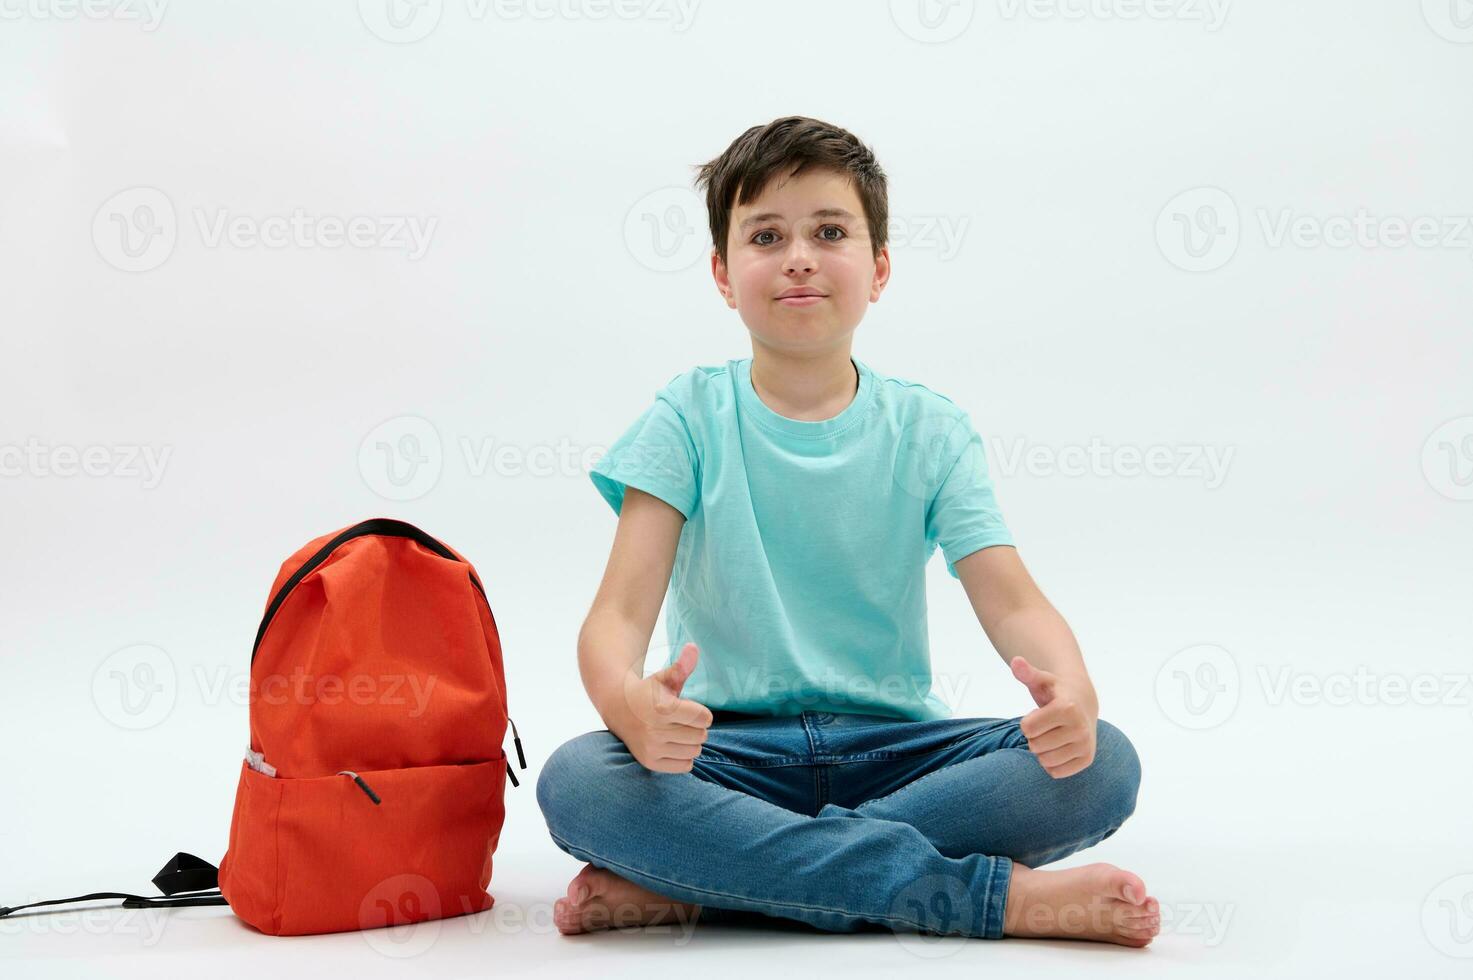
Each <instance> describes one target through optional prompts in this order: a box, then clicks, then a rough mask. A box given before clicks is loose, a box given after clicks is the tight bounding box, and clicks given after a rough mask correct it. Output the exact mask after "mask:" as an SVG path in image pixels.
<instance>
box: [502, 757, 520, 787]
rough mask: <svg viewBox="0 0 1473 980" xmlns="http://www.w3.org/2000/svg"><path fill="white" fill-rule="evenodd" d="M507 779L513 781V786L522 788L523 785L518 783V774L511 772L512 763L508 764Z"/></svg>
mask: <svg viewBox="0 0 1473 980" xmlns="http://www.w3.org/2000/svg"><path fill="white" fill-rule="evenodd" d="M506 778H507V779H510V780H511V784H512V785H513V786H520V785H522V784H521V783H519V782H517V774H516V773H514V772H512V771H511V763H510V762H508V763H507V764H506Z"/></svg>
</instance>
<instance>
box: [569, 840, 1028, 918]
mask: <svg viewBox="0 0 1473 980" xmlns="http://www.w3.org/2000/svg"><path fill="white" fill-rule="evenodd" d="M547 833H548V835H549V836H551V837H552V839H553V840H554V841H556V842H557V843H558V844H560V845H563V846H564V847H566V848H570V849H577V850H579V851H582V852H583V853H585V854H590V855H592V856H593V857H596V858H598V860H600V861H602V862H604V863H605V864H607V865H609V866H611V867H614V868H618V869H620V870H623V871H632V872H634V873H635V874H637V875H640V876H642V877H645V878H649V879H650V880H652V881H658V882H662V883H664V884H667V885H674V886H676V887H677V888H683V889H685V890H686V891H690V892H700V893H702V894H705V895H711V896H713V897H714V898H716V899H733V898H734V899H737V900H739V901H743V902H751V903H753V904H755V905H766V906H768V907H770V908H773V909H776V910H778V911H775V912H773V913H771V914H773V915H778V916H782V915H784V914H785V912H784V911H783V910H792V909H799V910H801V911H804V912H827V913H829V914H830V915H847V916H850V917H852V918H855V919H867V918H868V916H866V915H860V914H859V913H857V912H852V911H850V910H848V909H831V908H825V907H824V906H821V905H801V904H798V903H790V904H788V905H783V904H780V903H778V902H772V901H768V900H767V899H764V898H752V897H750V896H747V895H734V894H731V893H729V892H720V891H715V890H713V889H710V888H699V887H697V886H694V885H685V884H682V883H680V882H678V881H672V880H670V879H669V878H663V877H661V876H660V875H657V874H652V873H650V872H648V871H641V870H639V869H638V868H633V867H630V866H629V865H627V864H622V863H620V862H618V861H614V860H611V859H610V858H606V857H604V856H603V855H602V854H599V853H598V852H596V851H591V850H589V849H588V848H586V847H578V846H577V845H576V844H574V843H573V842H572V841H568V840H564V839H563V838H561V837H559V836H558V835H557V834H555V833H553V832H552V831H551V830H549V831H548V832H547ZM1004 860H1007V859H1006V858H998V859H996V861H998V862H1001V861H1004ZM998 868H999V864H997V863H995V864H994V865H993V874H991V875H989V876H988V880H987V884H986V887H985V889H984V892H983V896H984V897H983V902H984V903H987V904H989V905H990V904H991V898H992V879H993V877H994V876H995V875H996V874H997V871H998ZM701 904H705V903H701ZM718 907H729V906H719V905H718ZM875 915H877V916H878V917H879V918H880V919H883V920H884V921H886V922H900V923H904V924H905V925H908V926H911V927H913V928H915V929H925V928H926V926H925V925H924V924H922V923H919V922H915V921H913V920H911V919H906V918H903V917H898V916H892V915H883V914H879V913H875ZM786 917H787V918H792V917H793V916H792V915H791V914H788V915H787V916H786ZM697 921H699V920H697ZM984 938H991V937H984Z"/></svg>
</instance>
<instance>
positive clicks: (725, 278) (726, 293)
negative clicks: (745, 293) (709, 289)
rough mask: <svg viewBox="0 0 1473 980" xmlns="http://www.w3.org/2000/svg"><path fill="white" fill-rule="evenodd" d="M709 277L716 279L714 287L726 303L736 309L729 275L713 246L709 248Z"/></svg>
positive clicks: (734, 292)
mask: <svg viewBox="0 0 1473 980" xmlns="http://www.w3.org/2000/svg"><path fill="white" fill-rule="evenodd" d="M711 278H713V279H715V280H716V289H717V291H718V292H720V293H721V298H722V299H724V300H726V305H727V306H729V307H731V308H732V309H733V310H734V309H736V291H735V290H733V289H732V288H731V275H730V274H729V273H728V272H727V270H726V263H725V262H723V261H721V256H720V254H718V253H717V251H716V248H715V246H712V248H711Z"/></svg>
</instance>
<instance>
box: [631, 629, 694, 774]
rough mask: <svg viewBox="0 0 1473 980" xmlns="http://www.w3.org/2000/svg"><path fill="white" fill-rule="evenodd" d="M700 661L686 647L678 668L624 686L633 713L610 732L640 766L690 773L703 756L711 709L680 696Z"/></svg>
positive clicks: (674, 667)
mask: <svg viewBox="0 0 1473 980" xmlns="http://www.w3.org/2000/svg"><path fill="white" fill-rule="evenodd" d="M699 660H700V648H698V647H697V646H696V645H695V644H694V643H687V644H686V645H685V646H684V647H683V648H682V649H681V651H680V657H679V658H678V659H677V660H676V661H675V663H673V664H670V665H669V666H668V667H665V668H663V669H662V670H658V671H656V672H655V673H653V674H651V675H649V676H648V677H644V678H639V679H634V678H632V677H631V679H630V681H629V683H628V684H627V685H626V686H625V700H626V702H627V703H628V706H629V709H630V710H629V711H628V712H627V713H626V714H625V715H624V716H623V717H622V718H619V719H617V721H616V724H617V726H618V727H617V728H615V727H614V725H610V731H613V733H614V734H615V735H617V736H619V738H620V739H621V740H622V741H623V742H624V744H625V745H626V746H627V747H628V749H629V752H630V754H631V755H633V756H634V758H635V759H636V760H638V762H639V764H640V765H642V766H644V767H645V768H646V769H649V770H652V771H654V772H690V771H691V768H692V767H693V765H694V762H693V760H694V759H695V758H696V756H698V755H700V754H701V746H702V745H704V744H705V742H706V731H707V729H709V728H710V727H711V721H712V715H711V709H710V708H708V707H706V706H705V705H704V704H701V703H700V702H699V701H692V700H690V699H688V698H683V697H681V696H680V692H681V688H683V687H684V686H685V682H686V680H688V679H689V678H690V675H691V673H692V672H694V671H695V669H696V664H697V662H699Z"/></svg>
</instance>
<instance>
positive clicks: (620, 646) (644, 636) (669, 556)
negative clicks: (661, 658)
mask: <svg viewBox="0 0 1473 980" xmlns="http://www.w3.org/2000/svg"><path fill="white" fill-rule="evenodd" d="M684 524H685V515H683V514H681V513H680V511H678V510H676V509H675V508H674V507H671V506H670V505H669V504H667V503H665V501H663V500H661V499H660V498H659V497H656V496H653V495H652V494H648V493H645V492H643V491H642V490H637V489H635V488H634V487H627V488H626V489H625V491H624V502H623V504H622V506H621V507H620V510H619V526H618V529H617V530H616V531H615V532H614V545H613V548H612V550H611V551H610V553H609V562H608V566H607V567H606V568H605V569H604V576H603V581H602V582H600V583H599V587H598V593H597V595H595V596H594V599H593V607H592V608H591V609H590V610H589V612H588V616H587V618H586V619H585V620H584V621H583V628H582V629H581V630H580V631H579V633H578V670H579V672H580V674H581V675H582V677H583V686H584V688H585V689H586V690H587V691H588V697H589V700H591V701H592V702H593V706H594V708H596V709H597V710H598V713H599V716H600V717H601V718H603V720H604V724H605V725H607V726H608V727H609V730H610V731H612V732H614V733H616V734H617V733H619V732H620V731H622V730H623V727H624V722H625V721H627V720H628V719H629V716H630V714H631V710H632V709H631V705H630V704H629V691H630V687H629V685H630V683H631V682H635V683H637V682H639V681H640V680H641V679H642V678H643V677H644V658H645V652H646V651H647V650H648V649H649V642H650V634H651V633H653V632H654V628H655V621H656V620H657V619H658V618H659V616H660V605H661V603H662V602H663V601H664V598H665V590H666V587H667V585H668V584H669V582H670V570H671V568H672V567H673V566H674V564H675V549H676V546H677V545H678V544H679V542H680V530H681V527H682V526H683V525H684Z"/></svg>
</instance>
